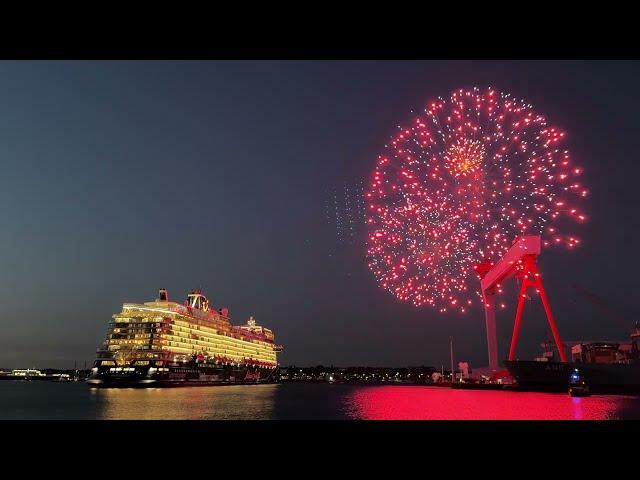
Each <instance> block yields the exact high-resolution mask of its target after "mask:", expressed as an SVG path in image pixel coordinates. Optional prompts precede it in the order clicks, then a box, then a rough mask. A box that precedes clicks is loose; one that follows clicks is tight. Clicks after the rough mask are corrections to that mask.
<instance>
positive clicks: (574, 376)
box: [569, 368, 591, 397]
mask: <svg viewBox="0 0 640 480" xmlns="http://www.w3.org/2000/svg"><path fill="white" fill-rule="evenodd" d="M569 395H571V396H572V397H588V396H589V395H591V394H590V392H589V385H587V382H585V381H584V378H582V375H580V370H578V369H577V368H574V369H573V372H571V375H570V376H569Z"/></svg>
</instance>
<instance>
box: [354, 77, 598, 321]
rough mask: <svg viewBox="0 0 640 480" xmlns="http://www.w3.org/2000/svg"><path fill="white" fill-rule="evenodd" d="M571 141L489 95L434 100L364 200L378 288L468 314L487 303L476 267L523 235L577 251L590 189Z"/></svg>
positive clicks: (390, 154) (400, 137) (392, 146)
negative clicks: (575, 225)
mask: <svg viewBox="0 0 640 480" xmlns="http://www.w3.org/2000/svg"><path fill="white" fill-rule="evenodd" d="M564 139H565V134H564V133H563V132H561V131H560V130H558V129H557V128H554V127H551V126H549V125H548V124H547V122H546V119H545V118H544V117H543V116H542V115H540V114H538V113H536V112H535V111H534V110H533V107H532V106H531V105H529V104H527V103H525V102H524V101H522V100H517V99H514V98H513V97H511V96H510V95H508V94H502V93H498V92H496V91H495V90H493V89H491V88H489V89H487V90H485V91H480V90H479V89H477V88H474V89H472V90H457V91H455V92H453V93H452V95H451V97H450V98H449V99H448V100H444V99H441V98H440V99H438V100H436V101H433V102H430V103H429V104H428V105H427V106H426V108H425V109H424V112H422V114H421V115H420V116H419V117H418V118H415V119H414V120H413V122H412V123H411V125H409V126H405V127H399V131H398V134H397V135H396V136H394V137H393V138H392V139H391V141H390V143H389V144H388V145H386V146H385V147H386V148H385V152H384V154H383V155H381V156H379V157H378V162H377V165H376V167H375V170H374V172H373V175H372V178H371V181H370V183H369V188H368V190H367V192H366V193H365V198H366V200H367V204H368V217H367V228H368V239H367V255H368V261H369V268H370V269H371V270H372V272H373V273H374V274H375V276H376V278H377V280H378V283H379V284H380V286H382V287H383V288H384V289H386V290H388V291H390V292H391V293H393V294H394V295H395V296H396V297H397V298H399V299H400V300H403V301H411V302H413V303H414V304H415V305H417V306H420V305H430V306H432V307H435V308H437V309H439V310H440V311H441V312H447V311H451V310H454V311H459V312H461V313H464V312H465V310H466V309H468V308H469V306H470V305H473V304H474V298H479V296H480V295H479V292H478V291H476V288H475V283H473V282H477V279H476V278H475V276H474V273H473V268H472V267H473V264H474V262H478V261H481V260H483V259H489V260H497V259H498V258H500V257H501V256H502V255H503V254H504V253H505V252H506V251H507V250H508V249H509V247H510V246H511V243H512V241H513V239H514V238H515V237H516V236H519V235H525V234H528V235H533V234H541V235H542V239H543V244H544V245H545V246H549V245H564V246H567V247H569V248H573V247H575V246H576V245H578V244H579V239H578V237H577V236H575V235H573V234H571V233H568V232H569V231H570V229H571V224H572V222H582V221H584V220H585V219H586V216H585V213H584V212H583V211H582V209H581V208H580V203H581V200H582V199H583V198H584V197H586V196H587V193H588V192H587V190H586V189H585V188H584V187H583V185H582V184H581V183H580V182H579V181H578V178H579V177H580V176H581V174H582V169H581V168H580V167H576V166H573V165H572V164H571V160H570V155H569V152H568V151H567V150H564V149H562V148H561V144H562V142H563V141H564ZM470 285H473V287H471V286H470Z"/></svg>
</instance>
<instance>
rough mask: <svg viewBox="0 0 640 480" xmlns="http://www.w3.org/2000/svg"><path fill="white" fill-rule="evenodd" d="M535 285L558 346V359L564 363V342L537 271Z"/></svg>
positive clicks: (565, 359) (565, 358)
mask: <svg viewBox="0 0 640 480" xmlns="http://www.w3.org/2000/svg"><path fill="white" fill-rule="evenodd" d="M536 287H537V288H538V292H539V293H540V299H541V300H542V305H543V306H544V311H545V313H546V314H547V320H549V327H551V333H552V334H553V340H554V341H555V342H556V347H557V348H558V354H559V355H560V361H561V362H565V363H566V361H567V354H566V353H565V351H564V344H563V343H562V340H561V339H560V332H558V327H557V326H556V322H555V320H554V318H553V313H551V307H550V306H549V299H548V298H547V292H546V291H545V290H544V287H543V286H542V280H540V276H539V274H538V273H537V272H536Z"/></svg>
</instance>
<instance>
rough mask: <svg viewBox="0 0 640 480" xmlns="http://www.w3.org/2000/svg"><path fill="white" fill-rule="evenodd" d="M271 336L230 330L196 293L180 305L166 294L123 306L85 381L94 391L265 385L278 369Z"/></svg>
mask: <svg viewBox="0 0 640 480" xmlns="http://www.w3.org/2000/svg"><path fill="white" fill-rule="evenodd" d="M280 351H282V346H279V345H276V344H275V343H274V336H273V332H272V331H271V330H269V329H268V328H265V327H262V326H259V325H257V324H256V322H255V320H254V319H253V317H251V318H249V320H248V321H247V323H246V325H239V326H234V325H231V322H230V321H229V311H228V309H226V308H222V309H220V311H218V310H215V309H212V308H210V306H209V301H208V300H207V298H206V297H205V296H204V295H203V294H202V292H200V291H198V290H194V291H192V292H191V293H190V294H189V295H188V297H187V301H186V302H185V303H184V304H180V303H177V302H172V301H169V295H168V293H167V291H166V290H165V289H161V290H160V292H159V298H158V299H157V300H155V301H153V302H146V303H144V304H136V303H125V304H124V305H123V306H122V312H121V313H117V314H115V315H113V320H112V321H111V323H110V327H109V332H108V334H107V338H106V339H105V341H104V343H103V345H102V347H101V348H99V349H98V352H97V359H96V361H95V363H94V365H93V368H92V370H91V374H90V377H89V379H88V381H87V382H88V383H89V385H91V386H93V387H120V386H124V387H132V386H141V387H160V386H187V385H218V384H233V383H264V382H269V381H271V380H272V377H273V374H274V372H275V370H276V368H277V366H278V362H277V358H276V354H277V353H278V352H280Z"/></svg>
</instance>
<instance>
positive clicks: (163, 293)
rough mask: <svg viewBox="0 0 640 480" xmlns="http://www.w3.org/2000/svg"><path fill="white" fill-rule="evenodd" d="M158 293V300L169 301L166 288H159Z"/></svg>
mask: <svg viewBox="0 0 640 480" xmlns="http://www.w3.org/2000/svg"><path fill="white" fill-rule="evenodd" d="M159 295H160V301H161V302H168V301H169V293H168V292H167V289H166V288H161V289H160V291H159Z"/></svg>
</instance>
